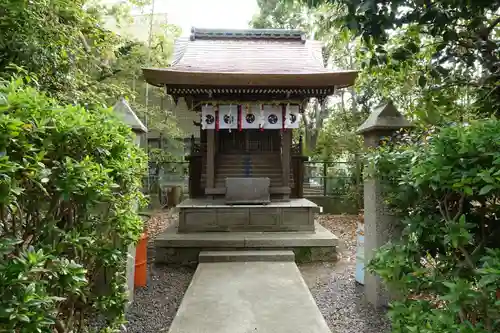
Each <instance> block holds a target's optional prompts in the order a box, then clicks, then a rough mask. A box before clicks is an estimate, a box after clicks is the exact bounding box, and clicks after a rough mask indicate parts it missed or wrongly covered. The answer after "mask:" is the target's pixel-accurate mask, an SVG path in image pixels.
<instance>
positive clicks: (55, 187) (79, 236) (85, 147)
mask: <svg viewBox="0 0 500 333" xmlns="http://www.w3.org/2000/svg"><path fill="white" fill-rule="evenodd" d="M145 168H146V158H145V155H144V154H143V153H142V152H141V151H140V149H139V148H137V147H136V146H135V145H134V143H133V140H132V133H131V131H130V129H129V128H128V127H127V126H125V125H123V124H122V123H120V122H119V121H118V120H116V119H115V118H114V117H113V116H112V114H111V110H109V109H97V110H85V109H84V108H82V107H80V106H71V105H59V104H58V103H57V102H56V101H54V100H52V99H50V98H48V97H46V96H45V95H44V94H42V93H40V92H38V91H37V90H36V89H34V88H31V87H28V86H25V85H24V84H23V80H20V79H16V80H13V81H11V82H6V83H5V82H4V83H0V224H1V225H0V294H1V297H0V331H2V332H23V333H28V332H29V333H33V332H54V331H57V332H59V333H62V332H76V331H81V330H83V329H84V327H85V326H86V318H87V317H88V315H89V313H91V312H93V311H96V310H98V311H99V312H100V313H102V314H105V315H106V316H107V318H108V322H107V326H108V327H109V328H110V331H112V330H111V329H113V328H115V329H116V328H117V327H119V326H120V324H122V323H123V321H124V305H125V304H126V302H127V295H126V287H125V267H126V266H125V265H126V254H127V247H128V245H129V244H131V243H133V242H135V241H137V239H138V237H139V235H140V234H141V232H142V221H141V219H140V217H139V216H138V215H137V214H136V205H137V203H140V204H142V203H143V201H144V198H143V196H142V194H141V191H140V189H141V179H142V176H143V175H144V172H145ZM107 270H112V271H113V272H114V274H113V275H112V276H108V279H109V281H107V282H108V290H110V291H111V292H108V293H99V292H97V291H98V289H99V288H98V287H99V283H100V281H98V276H99V274H100V273H101V272H102V271H107Z"/></svg>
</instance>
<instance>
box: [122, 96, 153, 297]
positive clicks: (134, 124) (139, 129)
mask: <svg viewBox="0 0 500 333" xmlns="http://www.w3.org/2000/svg"><path fill="white" fill-rule="evenodd" d="M113 112H114V113H115V115H117V116H118V118H119V119H121V120H122V121H123V122H124V123H125V124H127V125H128V126H130V128H131V129H132V131H133V132H134V133H135V141H134V142H135V143H136V144H137V145H138V146H140V145H141V140H142V138H143V137H144V136H145V134H146V133H147V132H148V129H147V128H146V126H145V125H144V124H143V123H142V121H141V120H140V119H139V118H138V117H137V115H136V114H135V112H134V111H133V110H132V108H131V107H130V105H129V104H128V103H127V101H126V100H125V99H124V98H120V100H118V102H116V104H115V105H114V106H113ZM135 253H136V248H135V246H133V245H130V246H129V249H128V258H127V289H128V294H129V302H132V301H133V300H134V274H135Z"/></svg>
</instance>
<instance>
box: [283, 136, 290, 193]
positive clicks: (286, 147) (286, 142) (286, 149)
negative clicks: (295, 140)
mask: <svg viewBox="0 0 500 333" xmlns="http://www.w3.org/2000/svg"><path fill="white" fill-rule="evenodd" d="M291 146H292V131H291V130H288V131H285V132H283V135H282V136H281V172H282V176H283V186H284V187H290V149H291Z"/></svg>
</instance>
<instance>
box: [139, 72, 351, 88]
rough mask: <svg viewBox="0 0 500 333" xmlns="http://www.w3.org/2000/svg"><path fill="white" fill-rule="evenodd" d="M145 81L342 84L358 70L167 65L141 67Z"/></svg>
mask: <svg viewBox="0 0 500 333" xmlns="http://www.w3.org/2000/svg"><path fill="white" fill-rule="evenodd" d="M143 73H144V77H145V79H146V82H148V83H149V84H151V85H154V86H157V87H162V86H167V87H168V86H183V87H199V86H204V87H214V88H216V87H235V88H243V87H248V88H257V87H266V88H287V89H293V88H295V89H304V88H334V87H336V88H343V87H349V86H352V85H353V84H354V81H355V80H356V77H357V75H358V71H324V72H313V73H233V72H222V73H216V72H187V71H176V70H171V69H168V68H167V69H157V68H144V69H143Z"/></svg>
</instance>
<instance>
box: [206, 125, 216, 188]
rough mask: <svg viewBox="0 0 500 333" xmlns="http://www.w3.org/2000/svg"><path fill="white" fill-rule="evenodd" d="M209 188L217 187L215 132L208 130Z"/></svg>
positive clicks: (207, 185)
mask: <svg viewBox="0 0 500 333" xmlns="http://www.w3.org/2000/svg"><path fill="white" fill-rule="evenodd" d="M206 177H207V178H206V179H207V184H206V187H207V188H214V187H215V130H213V129H209V130H207V176H206Z"/></svg>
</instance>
